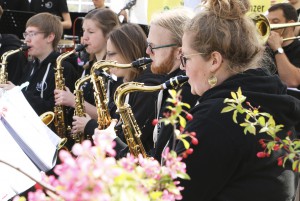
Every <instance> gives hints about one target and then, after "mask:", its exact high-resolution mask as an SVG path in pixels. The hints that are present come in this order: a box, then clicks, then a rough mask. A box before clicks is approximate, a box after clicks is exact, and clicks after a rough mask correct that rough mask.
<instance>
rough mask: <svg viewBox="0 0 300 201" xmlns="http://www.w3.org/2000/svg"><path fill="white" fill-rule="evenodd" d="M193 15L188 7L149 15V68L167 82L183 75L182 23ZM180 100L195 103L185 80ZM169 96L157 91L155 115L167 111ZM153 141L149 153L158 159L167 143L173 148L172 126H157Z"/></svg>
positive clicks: (166, 92)
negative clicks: (181, 58) (150, 62)
mask: <svg viewBox="0 0 300 201" xmlns="http://www.w3.org/2000/svg"><path fill="white" fill-rule="evenodd" d="M191 17H192V14H189V12H188V11H187V10H183V9H173V10H168V11H165V12H163V13H158V14H155V15H153V16H152V19H151V22H150V29H149V34H148V38H147V42H148V48H147V51H146V52H147V54H148V55H149V56H150V58H151V59H152V60H153V62H152V65H151V71H152V72H153V73H155V74H164V75H166V78H165V79H166V81H167V80H169V79H170V78H172V77H175V76H178V75H185V72H184V71H182V70H180V68H179V67H180V65H181V62H180V55H181V46H182V42H181V38H182V35H183V27H182V26H181V25H183V24H184V23H185V22H186V21H187V20H189V19H190V18H191ZM176 90H177V91H179V90H181V96H182V102H185V103H188V104H190V106H191V107H192V106H194V105H195V103H196V100H197V96H195V95H192V94H191V89H190V85H189V84H188V83H185V84H184V85H182V86H181V87H180V88H177V89H176ZM168 97H169V93H168V90H163V91H161V92H160V94H159V96H158V100H157V111H156V112H157V114H156V116H157V118H158V119H159V118H163V113H164V112H166V111H165V108H166V106H167V104H169V103H167V102H166V100H167V98H168ZM153 141H154V144H155V148H154V150H153V151H152V153H151V155H152V156H153V157H154V158H155V159H157V160H158V161H160V160H161V154H162V151H163V150H164V148H165V147H166V146H170V147H172V142H173V127H172V126H171V125H163V124H162V123H160V124H158V125H156V128H155V129H154V133H153Z"/></svg>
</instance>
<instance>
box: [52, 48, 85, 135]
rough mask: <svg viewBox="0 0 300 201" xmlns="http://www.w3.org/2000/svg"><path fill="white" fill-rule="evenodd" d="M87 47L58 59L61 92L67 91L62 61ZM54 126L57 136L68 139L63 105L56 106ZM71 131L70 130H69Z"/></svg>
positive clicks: (56, 75)
mask: <svg viewBox="0 0 300 201" xmlns="http://www.w3.org/2000/svg"><path fill="white" fill-rule="evenodd" d="M85 47H86V45H79V46H78V47H76V48H75V49H74V50H72V51H68V52H65V53H63V54H61V55H60V56H59V57H58V58H57V59H56V68H55V88H56V89H59V90H65V88H66V86H65V78H64V76H63V69H64V68H63V67H62V61H63V60H64V59H66V58H67V57H68V56H70V55H71V54H73V53H75V52H79V51H82V50H83V49H84V48H85ZM54 126H55V130H56V134H57V135H58V136H59V137H61V138H66V133H67V126H66V123H65V108H64V106H63V105H56V106H55V107H54ZM68 129H70V128H68Z"/></svg>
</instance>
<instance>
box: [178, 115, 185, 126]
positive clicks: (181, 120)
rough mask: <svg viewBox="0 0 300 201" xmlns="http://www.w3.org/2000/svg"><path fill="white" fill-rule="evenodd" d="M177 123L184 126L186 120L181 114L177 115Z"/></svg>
mask: <svg viewBox="0 0 300 201" xmlns="http://www.w3.org/2000/svg"><path fill="white" fill-rule="evenodd" d="M179 124H180V126H182V127H183V128H185V126H186V120H185V118H183V117H182V116H181V115H179Z"/></svg>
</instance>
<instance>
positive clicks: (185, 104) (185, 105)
mask: <svg viewBox="0 0 300 201" xmlns="http://www.w3.org/2000/svg"><path fill="white" fill-rule="evenodd" d="M181 106H182V107H186V108H187V109H190V108H191V106H190V104H188V103H181Z"/></svg>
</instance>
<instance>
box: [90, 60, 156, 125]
mask: <svg viewBox="0 0 300 201" xmlns="http://www.w3.org/2000/svg"><path fill="white" fill-rule="evenodd" d="M151 62H152V60H151V59H150V58H140V59H138V60H136V61H134V62H132V63H130V64H119V63H117V62H115V61H97V62H95V63H94V64H93V66H92V68H91V81H92V83H93V87H94V97H95V103H96V107H97V114H98V120H97V123H98V129H100V130H101V129H105V128H107V127H108V126H109V125H110V123H111V116H110V114H109V111H108V107H107V104H108V98H107V96H106V88H105V84H104V79H103V77H102V76H106V77H109V75H108V74H107V73H106V71H107V70H108V69H109V68H122V69H125V68H142V69H144V66H145V65H146V64H148V63H151Z"/></svg>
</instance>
